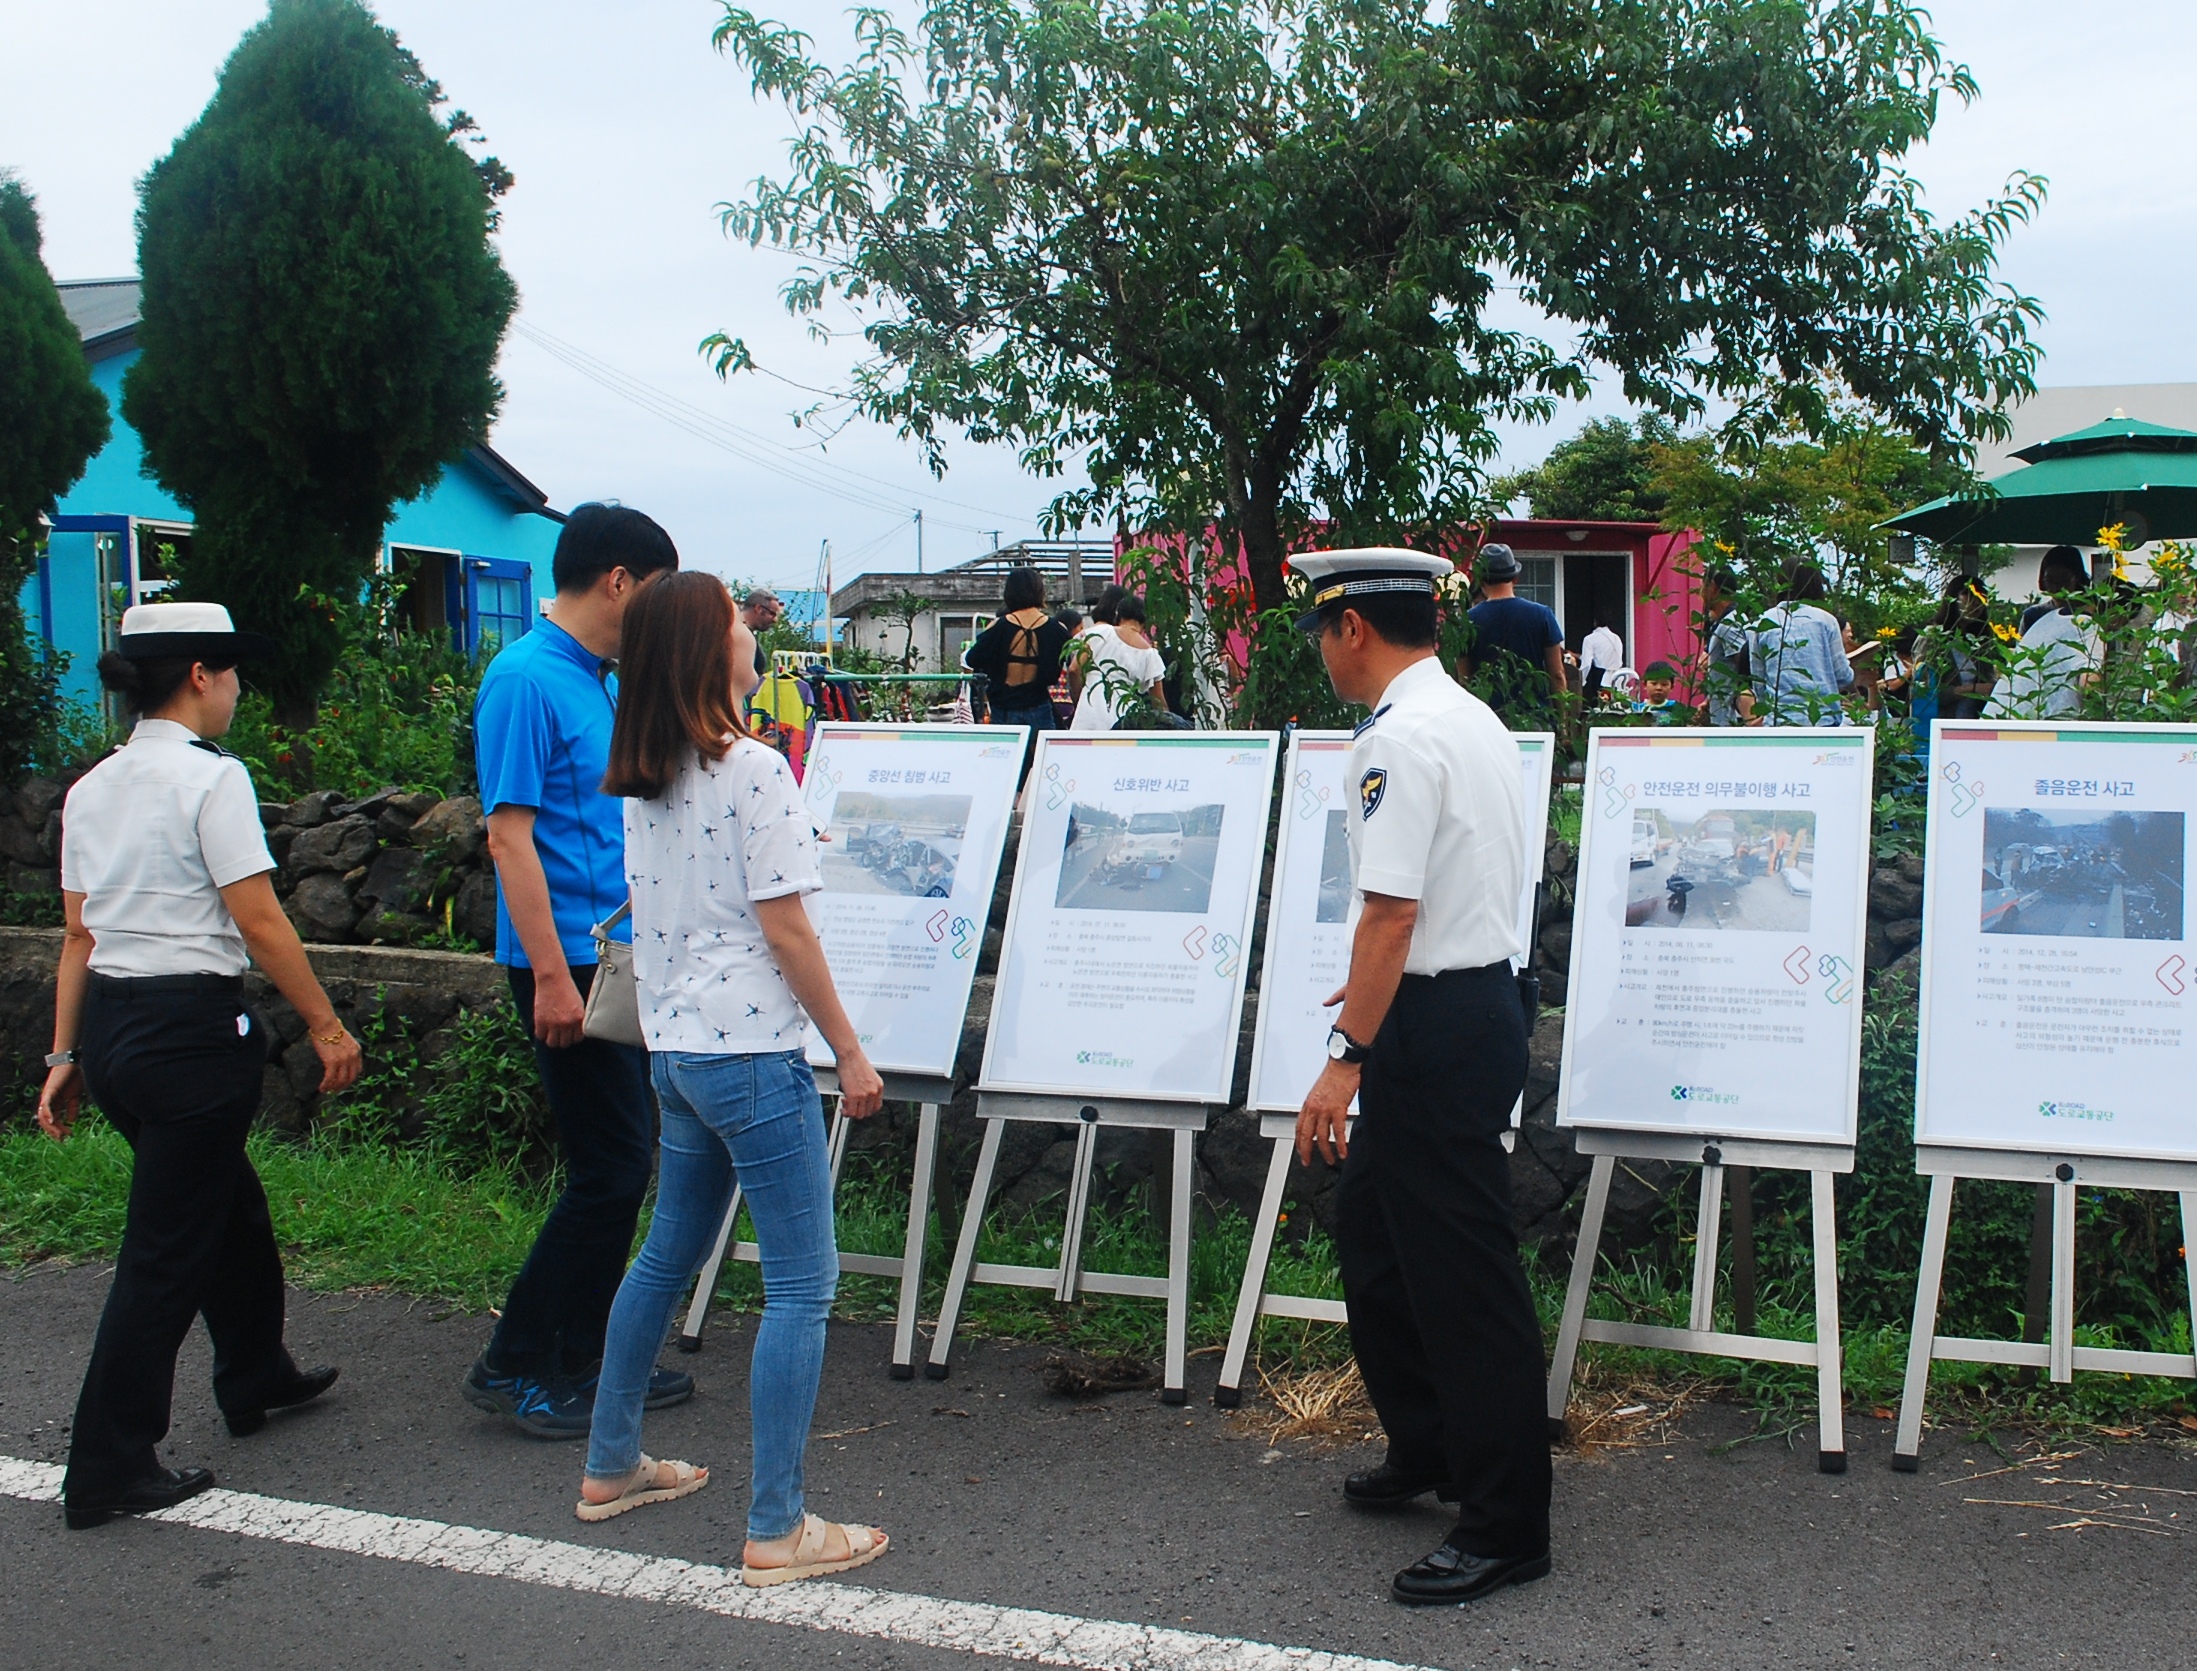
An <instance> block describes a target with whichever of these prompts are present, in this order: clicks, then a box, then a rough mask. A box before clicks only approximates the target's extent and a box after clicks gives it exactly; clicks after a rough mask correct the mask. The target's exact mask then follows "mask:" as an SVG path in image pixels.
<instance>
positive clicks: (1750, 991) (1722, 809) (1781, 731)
mask: <svg viewBox="0 0 2197 1671" xmlns="http://www.w3.org/2000/svg"><path fill="white" fill-rule="evenodd" d="M1874 759H1875V732H1874V730H1873V729H1872V728H1870V727H1867V726H1837V727H1828V726H1827V727H1810V728H1801V727H1784V728H1765V729H1749V730H1694V729H1683V730H1682V729H1667V730H1666V729H1653V730H1649V729H1640V730H1598V731H1596V732H1594V733H1593V734H1592V736H1591V738H1590V740H1589V744H1588V752H1587V775H1586V785H1585V805H1584V810H1583V814H1582V818H1581V828H1580V848H1579V869H1578V881H1577V884H1576V886H1577V894H1578V898H1577V903H1576V904H1575V906H1574V908H1573V913H1572V958H1571V974H1570V977H1569V979H1568V982H1567V985H1566V995H1567V1003H1566V1010H1565V1028H1564V1058H1563V1072H1562V1078H1561V1080H1560V1084H1559V1090H1558V1103H1557V1124H1558V1125H1559V1126H1563V1127H1566V1128H1569V1129H1570V1130H1571V1131H1572V1132H1573V1133H1574V1139H1575V1141H1576V1142H1577V1144H1578V1147H1579V1152H1580V1153H1582V1154H1585V1155H1591V1156H1593V1157H1594V1168H1593V1171H1592V1173H1591V1174H1590V1176H1589V1179H1588V1187H1587V1201H1586V1208H1585V1213H1584V1216H1583V1219H1582V1223H1581V1227H1580V1235H1579V1242H1578V1248H1577V1251H1576V1253H1575V1255H1574V1261H1573V1267H1572V1277H1571V1285H1570V1288H1569V1291H1568V1293H1567V1295H1566V1300H1565V1307H1564V1319H1563V1323H1562V1325H1561V1327H1560V1329H1559V1331H1558V1335H1557V1347H1556V1357H1555V1362H1554V1363H1553V1365H1552V1366H1551V1372H1550V1390H1549V1414H1550V1416H1551V1417H1552V1418H1556V1419H1560V1418H1561V1417H1562V1416H1563V1414H1564V1410H1565V1408H1566V1406H1567V1405H1568V1403H1569V1401H1570V1387H1571V1373H1572V1366H1573V1363H1574V1360H1575V1358H1576V1354H1577V1351H1578V1347H1579V1344H1580V1342H1581V1341H1582V1340H1589V1341H1604V1342H1611V1343H1616V1344H1622V1345H1631V1346H1653V1347H1661V1348H1664V1349H1666V1350H1676V1351H1686V1352H1700V1353H1708V1354H1713V1355H1716V1356H1723V1357H1738V1358H1756V1359H1766V1360H1769V1361H1773V1362H1784V1363H1798V1364H1812V1365H1814V1366H1815V1369H1816V1376H1817V1392H1818V1397H1819V1402H1820V1405H1821V1417H1820V1419H1821V1440H1820V1456H1819V1461H1820V1463H1821V1465H1822V1466H1823V1468H1824V1469H1825V1470H1826V1471H1829V1472H1836V1471H1840V1470H1843V1468H1844V1467H1845V1444H1844V1439H1843V1426H1842V1423H1841V1420H1840V1411H1839V1400H1840V1374H1839V1367H1840V1366H1839V1345H1838V1271H1837V1241H1836V1236H1835V1231H1834V1225H1833V1218H1832V1184H1831V1180H1832V1178H1833V1176H1834V1175H1835V1174H1837V1173H1839V1172H1846V1171H1851V1170H1852V1168H1853V1157H1854V1135H1855V1121H1856V1114H1857V1108H1858V1104H1859V1097H1858V1091H1859V1078H1860V1058H1861V973H1862V939H1863V934H1864V932H1865V929H1866V920H1867V913H1868V885H1869V867H1870V811H1871V805H1872V796H1873V789H1872V770H1873V763H1874ZM1621 1156H1634V1157H1641V1158H1652V1159H1660V1160H1670V1161H1698V1162H1700V1163H1701V1168H1702V1172H1701V1217H1700V1222H1699V1227H1698V1232H1697V1240H1696V1251H1695V1264H1694V1289H1693V1303H1692V1315H1691V1318H1690V1326H1689V1327H1687V1328H1684V1329H1666V1328H1659V1327H1653V1326H1649V1325H1644V1324H1634V1323H1625V1322H1608V1321H1601V1320H1589V1319H1588V1318H1587V1316H1586V1304H1587V1297H1588V1292H1589V1289H1590V1287H1591V1285H1592V1282H1593V1276H1594V1267H1595V1258H1596V1253H1597V1247H1598V1243H1599V1241H1600V1237H1601V1230H1602V1218H1603V1213H1604V1211H1605V1209H1606V1207H1607V1203H1608V1198H1609V1185H1610V1178H1611V1175H1612V1173H1613V1171H1614V1168H1615V1164H1616V1161H1617V1159H1618V1158H1619V1157H1621ZM1727 1167H1732V1168H1739V1167H1745V1168H1748V1169H1749V1173H1750V1174H1751V1171H1752V1169H1753V1168H1755V1167H1783V1168H1789V1169H1797V1170H1804V1171H1806V1172H1808V1173H1809V1174H1810V1182H1811V1201H1812V1211H1811V1215H1810V1216H1811V1218H1812V1220H1813V1229H1814V1252H1815V1266H1816V1270H1815V1292H1816V1339H1815V1340H1814V1341H1782V1340H1770V1339H1766V1338H1763V1337H1760V1336H1756V1335H1751V1334H1744V1333H1740V1332H1738V1331H1736V1330H1734V1331H1724V1330H1719V1329H1717V1328H1716V1327H1715V1293H1716V1270H1717V1244H1718V1236H1719V1231H1720V1226H1721V1216H1722V1210H1723V1198H1724V1186H1725V1178H1724V1172H1725V1169H1726V1168H1727Z"/></svg>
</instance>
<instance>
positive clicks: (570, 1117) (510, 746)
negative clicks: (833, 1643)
mask: <svg viewBox="0 0 2197 1671" xmlns="http://www.w3.org/2000/svg"><path fill="white" fill-rule="evenodd" d="M678 566H679V553H678V551H677V549H676V548H675V547H674V546H673V545H672V543H671V536H670V535H668V534H666V533H665V532H664V531H663V529H661V528H659V527H658V526H657V525H656V524H655V523H654V522H652V521H651V520H650V519H649V518H647V517H645V516H643V515H642V514H641V513H640V512H639V511H636V510H629V509H627V508H626V507H624V506H621V505H582V506H580V507H579V509H577V510H575V511H574V512H573V513H572V515H571V517H570V518H569V519H568V520H567V521H566V523H565V526H564V531H563V532H562V533H560V534H559V535H558V536H557V552H556V557H555V559H554V572H555V576H556V582H557V595H556V597H555V599H554V600H552V602H551V603H550V605H549V607H548V609H546V610H545V611H544V612H543V614H542V618H541V619H540V620H539V621H537V622H535V623H534V628H533V630H532V631H531V632H529V633H527V634H526V635H525V636H524V637H522V638H519V639H516V640H514V641H513V642H512V643H510V644H507V645H506V646H505V647H504V648H503V650H502V651H501V652H500V653H498V655H497V657H496V659H495V660H494V661H492V662H490V663H489V665H488V671H487V673H486V674H485V675H484V676H483V677H482V679H481V691H480V696H479V697H478V698H477V699H476V701H475V703H474V707H473V747H474V754H475V758H476V761H477V763H478V765H479V768H480V780H481V805H482V806H484V807H486V808H487V809H488V851H489V856H490V857H491V858H493V859H494V860H495V864H496V961H497V962H499V963H501V964H504V965H506V966H507V968H508V971H509V974H510V979H511V996H512V998H513V999H514V1000H515V1001H516V1003H517V1004H518V1008H519V1015H520V1017H521V1019H522V1020H524V1021H525V1023H526V1026H527V1030H528V1032H529V1033H531V1034H532V1035H533V1039H534V1060H535V1063H536V1065H537V1066H538V1067H539V1068H540V1070H541V1075H542V1088H543V1090H544V1091H545V1092H546V1093H547V1094H548V1098H549V1112H550V1116H551V1118H552V1119H554V1120H555V1122H556V1126H557V1142H558V1146H559V1147H560V1148H561V1149H562V1150H563V1152H564V1163H565V1186H564V1193H563V1194H561V1195H559V1196H558V1197H557V1204H556V1206H555V1207H553V1208H552V1209H551V1210H550V1214H549V1218H548V1220H547V1222H545V1223H544V1224H543V1225H542V1229H541V1234H540V1235H539V1236H537V1237H536V1238H535V1240H534V1248H533V1251H532V1252H530V1253H529V1254H528V1255H527V1257H526V1264H525V1265H524V1266H522V1267H521V1268H520V1271H519V1274H518V1277H517V1279H516V1280H515V1281H514V1282H513V1283H512V1284H511V1296H510V1298H509V1299H507V1300H505V1301H504V1307H503V1316H502V1318H501V1320H500V1321H499V1322H498V1323H497V1325H496V1331H495V1333H494V1335H493V1336H492V1337H491V1338H490V1340H489V1342H488V1347H487V1350H485V1351H484V1352H482V1354H481V1355H480V1357H479V1359H478V1360H477V1361H476V1362H475V1363H474V1365H473V1367H472V1369H471V1370H470V1371H469V1372H468V1373H467V1375H466V1378H465V1397H466V1402H468V1403H469V1404H472V1405H475V1406H476V1407H478V1408H480V1409H482V1410H487V1411H489V1412H491V1413H492V1414H496V1415H501V1416H506V1417H508V1418H510V1420H512V1421H513V1422H514V1423H516V1424H517V1425H518V1426H519V1427H520V1428H521V1429H523V1430H524V1431H525V1432H527V1433H530V1434H533V1435H534V1436H535V1437H537V1438H544V1439H579V1438H584V1437H586V1434H587V1430H588V1422H589V1418H590V1416H591V1414H592V1413H593V1409H594V1380H595V1374H596V1367H597V1365H598V1363H599V1362H600V1360H601V1358H602V1355H603V1326H604V1324H605V1322H606V1321H607V1320H608V1318H609V1316H610V1302H611V1300H612V1299H613V1298H614V1297H616V1295H617V1292H618V1282H619V1279H620V1278H621V1277H622V1276H623V1275H624V1274H625V1268H626V1260H627V1257H628V1256H629V1255H630V1254H631V1253H632V1251H633V1231H634V1225H635V1222H636V1221H637V1220H638V1218H639V1217H640V1212H641V1198H642V1197H643V1196H644V1195H645V1194H646V1193H647V1192H648V1181H649V1170H650V1164H651V1162H652V1161H653V1159H654V1152H655V1140H654V1139H655V1128H654V1115H653V1106H652V1104H651V1102H650V1099H649V1089H648V1054H647V1052H646V1051H643V1050H640V1049H638V1048H636V1047H633V1046H629V1045H619V1044H610V1043H607V1042H605V1041H603V1040H601V1039H590V1038H586V1037H583V1036H582V1034H581V1031H580V1023H581V1020H582V1018H583V1016H584V1015H585V1013H586V1004H587V989H588V987H589V986H590V985H591V984H592V983H593V981H594V978H595V942H594V939H593V938H592V936H591V933H590V930H591V929H592V928H593V927H594V925H595V924H597V923H599V922H601V921H603V920H604V919H605V918H607V917H609V916H610V915H611V914H612V913H613V912H614V911H616V910H617V909H618V907H619V906H621V905H623V904H624V903H625V900H626V875H625V807H624V803H623V802H622V801H620V800H619V799H618V798H617V797H615V796H612V795H606V794H604V793H603V792H602V782H603V772H604V769H605V767H606V766H607V765H608V764H609V760H610V727H611V721H612V719H613V717H614V716H615V714H616V709H617V700H618V681H617V679H616V677H615V675H614V674H613V673H612V671H611V669H612V666H613V660H612V658H614V657H615V656H616V655H617V653H618V633H619V628H620V626H621V625H622V624H623V622H624V620H625V612H626V604H627V603H628V601H630V600H631V598H632V597H633V595H634V593H635V592H636V591H637V590H638V589H639V588H640V586H641V585H642V583H643V582H645V581H646V580H647V579H648V578H649V576H651V575H654V574H657V573H659V572H661V571H663V570H666V569H675V568H677V567H678ZM618 935H619V938H621V939H624V938H629V937H630V930H629V929H628V928H627V927H626V925H624V924H622V923H621V924H620V926H619V929H618ZM693 1391H694V1381H693V1378H692V1377H691V1376H688V1375H684V1374H679V1373H676V1372H674V1371H668V1370H659V1371H658V1372H657V1376H656V1382H655V1383H652V1384H651V1386H650V1389H649V1393H650V1398H649V1403H650V1407H651V1408H660V1407H661V1406H662V1405H664V1404H667V1403H674V1404H675V1403H677V1402H679V1400H680V1399H682V1398H685V1397H688V1396H689V1395H691V1394H692V1392H693Z"/></svg>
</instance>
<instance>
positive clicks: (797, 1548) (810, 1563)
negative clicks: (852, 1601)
mask: <svg viewBox="0 0 2197 1671" xmlns="http://www.w3.org/2000/svg"><path fill="white" fill-rule="evenodd" d="M832 1524H833V1523H832V1522H831V1521H828V1520H826V1519H824V1518H823V1517H822V1516H821V1515H814V1514H811V1515H805V1516H803V1517H802V1522H801V1537H800V1541H799V1542H797V1543H796V1544H795V1545H794V1546H793V1559H792V1560H790V1561H788V1562H787V1563H786V1564H785V1565H784V1566H782V1567H756V1566H748V1565H746V1564H743V1565H742V1566H741V1568H740V1578H741V1582H743V1583H745V1584H749V1585H752V1586H753V1587H754V1588H756V1589H758V1590H761V1589H766V1588H768V1587H769V1586H770V1585H773V1584H791V1583H792V1582H793V1581H794V1580H795V1579H797V1578H823V1577H826V1576H827V1575H829V1574H831V1573H835V1572H851V1571H853V1570H854V1569H855V1568H856V1567H860V1566H867V1565H869V1563H870V1562H872V1561H874V1560H876V1559H877V1558H878V1556H880V1555H882V1554H884V1553H885V1546H886V1544H887V1543H889V1542H890V1541H891V1540H890V1539H888V1538H887V1537H886V1536H885V1534H884V1533H883V1532H881V1531H879V1530H878V1529H877V1528H876V1527H875V1526H848V1525H841V1526H840V1528H839V1530H840V1532H841V1533H842V1534H843V1535H844V1536H845V1538H846V1540H847V1551H848V1553H847V1555H846V1558H845V1559H844V1560H838V1561H827V1560H825V1559H824V1539H825V1537H826V1535H827V1534H828V1533H829V1532H830V1531H831V1528H832Z"/></svg>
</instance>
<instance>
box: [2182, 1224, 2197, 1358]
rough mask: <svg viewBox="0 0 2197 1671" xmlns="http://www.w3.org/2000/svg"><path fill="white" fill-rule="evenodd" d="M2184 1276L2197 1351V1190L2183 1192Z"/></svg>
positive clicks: (2192, 1335)
mask: <svg viewBox="0 0 2197 1671" xmlns="http://www.w3.org/2000/svg"><path fill="white" fill-rule="evenodd" d="M2182 1275H2183V1276H2184V1277H2186V1278H2187V1279H2188V1281H2189V1341H2190V1345H2191V1347H2192V1348H2193V1349H2197V1190H2188V1189H2185V1190H2183V1191H2182ZM2190 1367H2191V1368H2193V1369H2197V1364H2192V1365H2191V1366H2190Z"/></svg>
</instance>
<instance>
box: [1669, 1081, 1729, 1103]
mask: <svg viewBox="0 0 2197 1671" xmlns="http://www.w3.org/2000/svg"><path fill="white" fill-rule="evenodd" d="M1671 1101H1673V1102H1712V1103H1718V1104H1723V1103H1734V1102H1737V1101H1739V1093H1738V1092H1737V1091H1720V1090H1718V1089H1717V1088H1716V1087H1715V1086H1714V1085H1673V1086H1672V1087H1671Z"/></svg>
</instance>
